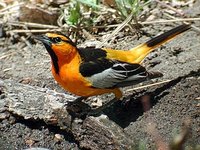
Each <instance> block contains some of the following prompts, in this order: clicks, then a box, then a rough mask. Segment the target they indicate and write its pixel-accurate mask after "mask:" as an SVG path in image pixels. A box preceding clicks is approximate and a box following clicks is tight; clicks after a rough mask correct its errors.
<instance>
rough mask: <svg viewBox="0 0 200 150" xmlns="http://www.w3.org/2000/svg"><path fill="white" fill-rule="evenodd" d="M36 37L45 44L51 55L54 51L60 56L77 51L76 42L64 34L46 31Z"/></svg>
mask: <svg viewBox="0 0 200 150" xmlns="http://www.w3.org/2000/svg"><path fill="white" fill-rule="evenodd" d="M35 38H36V39H37V40H39V41H41V42H42V43H43V44H44V46H45V47H46V49H47V51H48V53H49V54H50V55H51V56H52V53H55V54H56V55H57V56H59V57H62V56H64V57H66V56H67V55H69V54H71V53H73V52H75V51H76V50H75V49H76V45H75V43H73V42H72V41H71V40H70V39H69V38H68V37H66V36H65V35H62V34H56V33H46V34H44V35H40V36H36V37H35Z"/></svg>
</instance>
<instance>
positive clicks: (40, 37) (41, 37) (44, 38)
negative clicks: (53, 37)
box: [34, 35, 51, 46]
mask: <svg viewBox="0 0 200 150" xmlns="http://www.w3.org/2000/svg"><path fill="white" fill-rule="evenodd" d="M34 38H35V39H36V40H39V41H41V42H42V43H43V44H44V45H48V46H50V45H51V41H50V39H49V38H48V37H47V36H45V35H37V36H34Z"/></svg>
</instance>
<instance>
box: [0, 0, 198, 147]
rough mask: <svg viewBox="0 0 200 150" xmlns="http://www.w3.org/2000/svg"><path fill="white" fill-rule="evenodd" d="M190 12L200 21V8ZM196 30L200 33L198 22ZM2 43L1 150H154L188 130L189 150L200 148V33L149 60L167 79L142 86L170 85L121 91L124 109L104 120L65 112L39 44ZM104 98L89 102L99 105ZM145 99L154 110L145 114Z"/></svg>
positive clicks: (112, 109)
mask: <svg viewBox="0 0 200 150" xmlns="http://www.w3.org/2000/svg"><path fill="white" fill-rule="evenodd" d="M185 12H186V13H189V14H190V16H192V17H199V16H200V1H199V0H198V1H196V3H195V4H194V6H193V7H192V8H187V9H185ZM179 24H180V23H179ZM177 25H178V24H175V23H170V24H169V23H168V24H155V25H150V26H146V27H144V28H143V30H145V31H146V32H148V33H149V34H150V35H152V36H155V35H157V34H159V33H161V32H164V31H167V30H169V29H171V28H173V27H175V26H177ZM194 25H195V26H197V27H200V22H198V21H196V22H194ZM149 38H150V37H147V36H145V35H144V36H143V37H142V38H140V39H139V40H136V39H135V37H131V36H122V37H120V38H118V39H117V40H116V41H115V42H114V43H117V44H114V43H112V47H113V48H116V49H129V48H131V47H134V46H135V45H137V44H138V43H142V42H144V41H146V40H147V39H149ZM0 42H1V43H4V44H1V47H0V51H1V53H0V150H4V149H6V150H13V149H16V150H19V149H25V148H29V147H43V148H48V149H52V150H57V149H62V150H64V149H66V150H68V149H74V150H76V149H77V150H78V149H83V150H85V149H94V150H97V149H134V148H135V149H139V148H141V147H142V146H145V147H146V148H147V149H157V148H156V146H158V145H161V147H162V146H165V145H167V144H168V143H170V142H171V141H172V139H173V137H175V135H177V134H179V133H183V132H184V130H183V127H184V124H185V123H186V124H187V123H188V122H189V123H188V124H189V129H190V133H189V135H188V136H187V140H186V143H185V145H186V147H188V148H190V147H192V146H194V145H200V110H199V107H200V99H199V97H200V33H199V32H197V31H196V30H194V29H191V30H189V31H187V32H185V33H183V34H182V35H180V36H178V37H177V38H176V39H174V40H173V41H171V42H170V43H167V44H166V45H164V46H162V47H161V48H159V49H157V50H155V51H154V52H152V53H151V54H150V55H149V56H148V57H147V59H146V60H145V62H144V65H145V66H146V67H147V68H148V69H149V70H159V71H161V72H162V73H163V74H164V76H163V77H162V78H159V79H156V80H154V81H149V82H146V83H144V85H146V84H148V83H153V82H157V81H164V80H168V79H170V80H171V81H170V82H168V83H164V84H161V85H156V86H152V87H149V88H144V89H141V90H136V91H131V90H130V89H131V88H133V87H128V88H124V89H122V90H123V91H124V98H123V101H122V102H115V103H113V104H112V105H111V106H109V107H108V108H105V109H104V110H103V112H102V113H101V114H98V115H95V116H93V115H89V116H85V115H83V116H77V114H76V115H75V118H74V114H71V113H70V112H68V111H67V110H66V108H65V104H66V101H65V98H66V95H65V94H59V93H66V92H65V91H64V90H62V89H61V88H60V87H59V85H57V84H56V82H55V81H54V79H53V77H52V75H51V70H50V57H49V55H48V54H47V52H46V51H45V49H44V47H43V46H42V44H41V43H33V44H32V45H31V46H30V45H27V44H26V43H25V42H23V41H15V40H13V39H11V38H8V37H3V38H0ZM82 45H84V44H82ZM137 86H140V85H137ZM55 91H56V92H59V93H57V94H55V93H56V92H55ZM107 98H108V99H109V98H110V97H109V96H103V97H102V96H98V97H97V98H95V97H93V98H91V99H92V101H94V102H96V101H99V100H100V101H106V100H107ZM67 99H74V96H72V97H67ZM146 99H147V100H148V99H149V100H150V102H149V105H150V106H149V105H148V106H147V107H150V108H146V110H148V111H146V112H145V110H144V109H145V107H144V103H145V102H144V101H145V100H146ZM86 103H88V102H86ZM89 103H90V102H89ZM85 105H86V104H85ZM86 107H88V106H86ZM86 109H87V108H86ZM182 130H183V131H182Z"/></svg>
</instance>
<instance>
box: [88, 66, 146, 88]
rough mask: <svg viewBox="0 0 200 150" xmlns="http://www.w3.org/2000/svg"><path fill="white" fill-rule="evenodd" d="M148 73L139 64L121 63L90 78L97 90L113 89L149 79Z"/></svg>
mask: <svg viewBox="0 0 200 150" xmlns="http://www.w3.org/2000/svg"><path fill="white" fill-rule="evenodd" d="M147 76H148V73H147V71H146V69H145V68H144V67H142V66H141V65H139V64H128V63H119V64H114V65H113V67H111V68H109V69H106V70H104V71H103V72H100V73H97V74H95V75H92V76H91V77H88V80H89V81H90V82H91V83H92V86H93V87H96V88H113V87H122V86H123V85H124V86H128V85H133V84H137V83H138V81H144V80H146V79H147Z"/></svg>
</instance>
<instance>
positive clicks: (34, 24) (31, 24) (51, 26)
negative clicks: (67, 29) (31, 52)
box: [7, 22, 59, 29]
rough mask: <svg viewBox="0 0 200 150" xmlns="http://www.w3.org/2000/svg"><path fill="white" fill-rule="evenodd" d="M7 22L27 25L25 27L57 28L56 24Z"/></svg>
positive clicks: (14, 24) (15, 24)
mask: <svg viewBox="0 0 200 150" xmlns="http://www.w3.org/2000/svg"><path fill="white" fill-rule="evenodd" d="M7 24H10V25H13V26H27V27H34V28H42V29H58V28H59V27H58V26H53V25H46V24H40V23H32V22H8V23H7Z"/></svg>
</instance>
